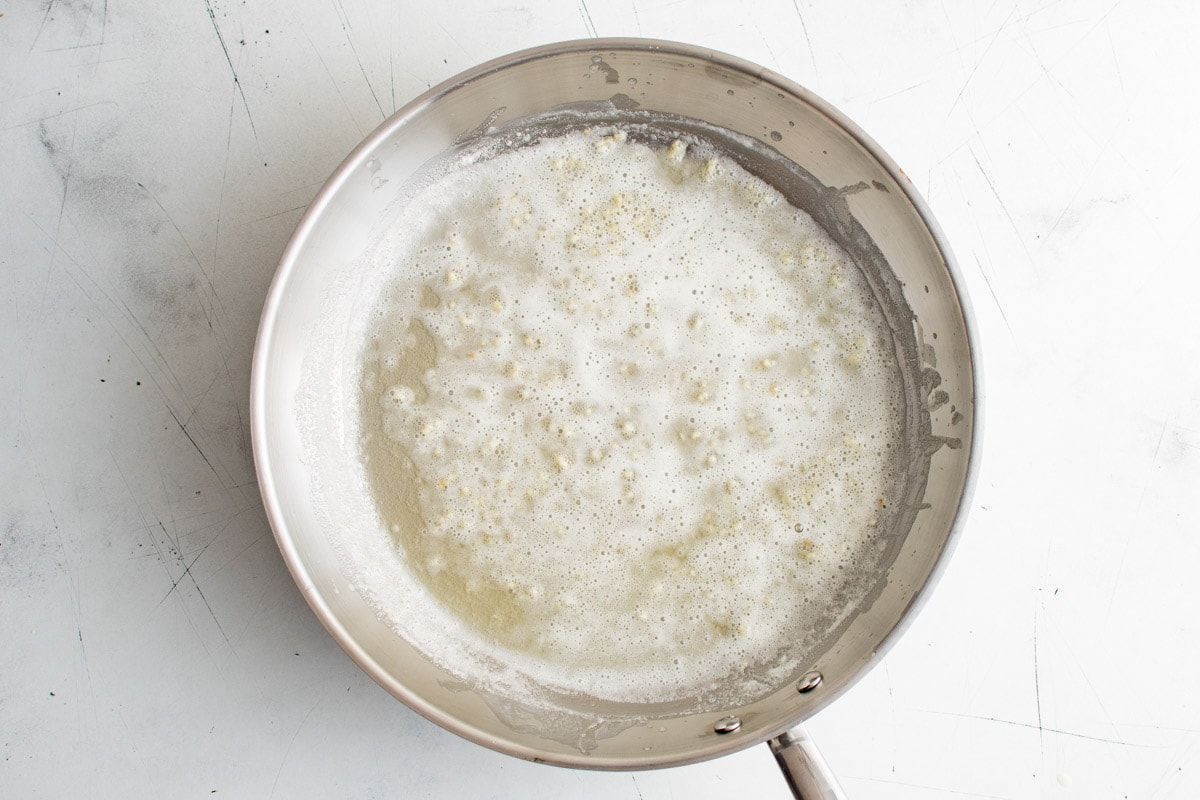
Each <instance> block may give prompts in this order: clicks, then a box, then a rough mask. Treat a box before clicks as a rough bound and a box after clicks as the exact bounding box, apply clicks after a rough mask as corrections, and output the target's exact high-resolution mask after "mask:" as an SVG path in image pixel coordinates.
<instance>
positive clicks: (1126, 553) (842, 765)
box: [0, 0, 1200, 800]
mask: <svg viewBox="0 0 1200 800" xmlns="http://www.w3.org/2000/svg"><path fill="white" fill-rule="evenodd" d="M636 35H641V36H647V37H655V38H662V39H672V40H678V41H685V42H691V43H694V44H700V45H704V46H708V47H712V48H714V49H717V50H721V51H725V52H728V53H731V54H734V55H737V56H741V57H743V58H746V59H749V60H752V61H755V62H758V63H760V64H763V65H765V66H767V67H770V68H771V69H773V70H775V71H777V72H779V73H782V74H783V75H785V76H788V77H790V78H792V79H793V80H795V81H797V82H799V83H801V84H802V85H805V86H807V87H808V88H810V89H811V90H813V91H814V92H816V93H817V94H818V95H820V96H822V97H824V98H825V99H826V100H828V101H830V102H831V103H833V104H834V105H835V106H837V107H839V108H840V109H841V110H842V111H844V112H845V113H846V114H847V115H848V116H850V117H851V118H852V119H853V120H855V121H856V122H857V123H859V124H860V125H861V126H862V127H863V128H865V129H866V130H867V131H868V132H869V133H870V134H871V135H872V136H873V137H874V138H875V139H876V140H877V141H878V142H879V143H880V144H881V145H882V146H883V148H884V149H885V150H887V151H888V152H889V153H890V154H891V155H892V156H893V157H894V158H895V159H896V161H897V162H898V163H899V164H900V165H901V167H903V168H904V169H905V171H906V172H907V173H908V175H909V176H911V177H912V179H913V181H914V182H915V184H916V186H917V188H918V189H919V191H920V192H921V193H922V194H923V195H924V196H925V198H926V199H927V200H928V201H929V203H930V205H931V206H932V209H933V211H934V213H935V215H936V217H937V218H938V220H939V222H940V224H941V226H942V227H943V229H944V230H945V232H946V234H947V236H948V238H949V240H950V242H951V244H952V247H953V248H954V250H955V252H956V254H957V257H958V261H959V263H960V266H961V270H962V274H963V276H964V279H965V283H966V287H967V289H968V291H969V293H970V296H971V298H972V300H973V305H974V309H975V313H976V316H977V319H978V324H979V333H980V343H981V350H982V358H983V365H984V370H985V399H986V405H987V414H986V420H985V426H984V431H985V437H984V459H983V468H982V471H981V473H980V476H979V482H978V488H977V491H976V494H975V497H974V502H973V504H972V507H971V510H970V518H969V523H968V525H967V527H966V530H965V532H964V535H963V536H962V538H961V540H960V541H959V544H958V547H957V550H956V552H955V555H954V558H953V560H952V562H951V564H950V566H949V569H948V570H947V572H946V574H945V576H944V578H943V580H942V581H941V583H940V584H939V585H938V586H937V588H936V591H934V593H933V594H932V596H931V598H930V600H929V602H928V603H927V604H926V605H925V607H924V609H923V610H922V612H921V614H920V616H919V618H918V619H917V621H916V622H915V624H913V625H912V627H911V628H910V629H909V630H908V632H907V633H906V635H905V636H904V637H903V639H902V640H901V641H900V643H899V644H898V645H897V646H896V647H895V648H894V649H893V650H892V651H890V653H889V654H888V655H887V657H886V658H885V659H884V660H883V662H882V663H881V664H880V665H879V666H878V667H877V668H876V669H874V670H873V671H872V672H871V673H869V674H868V675H866V676H865V677H864V678H863V679H862V680H861V681H860V682H859V683H858V684H857V685H856V686H855V687H854V688H853V689H852V690H851V691H850V692H849V693H847V694H846V695H845V696H844V697H842V698H841V699H839V700H838V701H837V702H836V703H834V704H833V705H832V706H830V707H829V708H828V709H826V710H825V711H823V712H821V713H820V714H819V715H817V716H816V717H815V718H813V719H812V720H811V723H810V728H811V732H812V733H813V735H814V737H815V738H816V739H817V741H818V742H819V743H820V745H821V746H822V748H823V750H824V752H825V754H826V756H827V758H828V760H829V761H830V763H831V765H832V767H833V769H834V771H835V772H836V773H837V774H838V776H839V777H840V779H841V781H842V783H843V785H844V787H845V789H846V791H847V792H848V793H849V795H850V796H851V797H852V798H878V799H879V800H884V799H887V800H895V799H898V798H940V797H981V798H1064V800H1069V798H1079V799H1080V800H1083V799H1084V798H1088V799H1090V798H1125V797H1128V798H1195V797H1200V679H1198V677H1200V664H1198V661H1200V659H1198V658H1197V656H1198V655H1200V596H1198V592H1197V589H1196V585H1197V578H1196V574H1197V567H1198V565H1200V511H1198V510H1197V505H1198V499H1200V314H1198V313H1197V310H1196V309H1197V289H1198V288H1200V278H1198V277H1197V275H1198V267H1200V263H1198V262H1200V259H1198V257H1197V246H1196V239H1195V236H1196V232H1197V230H1200V215H1198V213H1197V212H1198V211H1200V203H1198V202H1197V200H1196V187H1197V186H1198V185H1200V167H1198V163H1200V160H1198V159H1197V157H1196V137H1197V132H1198V131H1200V111H1198V109H1200V104H1197V102H1196V98H1197V97H1200V69H1197V68H1196V65H1195V61H1194V57H1195V49H1196V41H1197V39H1198V37H1200V6H1197V5H1195V4H1184V3H1167V2H1138V3H1132V2H1123V3H1122V2H1114V3H1108V2H1105V3H1096V2H1081V1H1079V0H1065V1H1064V2H1046V1H1045V0H1039V1H1036V2H1035V1H1032V0H1016V2H990V1H989V2H961V3H943V2H930V1H926V0H915V1H914V2H907V3H873V2H865V0H858V1H856V2H842V3H825V2H815V1H814V0H763V1H762V2H752V0H739V1H738V2H728V1H727V0H726V1H724V2H718V1H717V0H693V2H682V0H675V1H673V2H671V1H665V0H620V2H606V1H605V0H586V2H585V0H562V1H561V2H551V0H518V2H511V0H506V1H505V2H490V1H489V0H464V1H463V2H458V3H453V4H452V3H445V4H437V3H428V4H418V3H415V2H412V0H390V1H389V2H383V0H332V2H329V1H328V0H321V1H320V2H317V1H316V0H289V1H288V2H284V1H283V0H263V1H262V2H247V1H245V0H243V1H241V2H233V1H232V0H186V1H185V0H170V2H158V1H156V2H148V1H146V0H140V1H139V0H71V1H70V2H68V1H67V0H36V1H35V0H16V2H10V3H3V4H0V635H2V639H0V741H2V743H3V748H2V750H3V756H2V758H3V761H2V762H0V796H2V797H6V798H26V797H46V798H62V797H85V796H86V797H120V798H164V797H171V798H198V797H217V798H269V797H275V798H326V797H350V798H360V797H361V798H384V797H428V798H463V797H469V798H508V797H546V798H601V797H603V798H610V797H611V798H641V799H642V800H652V798H704V797H727V796H737V797H762V798H772V797H773V798H785V797H787V796H788V793H787V790H786V789H785V788H784V784H783V782H782V780H781V778H780V777H779V775H778V773H777V771H776V768H775V766H774V762H773V760H772V758H771V756H770V753H769V752H768V750H767V748H766V747H765V746H759V747H754V748H751V749H750V750H747V751H743V752H742V753H740V754H738V755H734V756H731V757H728V758H723V759H720V760H717V761H713V762H709V763H704V764H700V765H696V766H690V767H685V768H679V769H668V770H661V771H655V772H640V773H595V772H583V771H571V770H565V769H559V768H554V767H546V766H539V765H535V764H530V763H525V762H523V761H519V760H517V759H514V758H510V757H507V756H504V755H500V754H497V753H493V752H491V751H489V750H485V749H483V748H481V747H479V746H476V745H474V744H470V743H468V742H466V741H463V740H460V739H458V738H457V737H455V736H454V735H452V734H450V733H447V732H445V731H443V730H441V729H440V728H437V727H436V726H434V725H433V724H431V723H429V722H427V721H425V720H424V719H422V718H421V717H419V716H418V715H417V714H415V713H413V712H412V711H410V710H408V709H407V708H406V707H405V706H404V705H402V704H401V703H400V702H398V701H395V700H393V699H392V698H391V697H390V695H388V694H386V693H385V692H384V691H383V690H381V689H380V688H378V687H377V686H376V685H375V684H374V683H372V682H371V681H370V680H369V679H368V678H366V677H365V676H364V675H363V674H362V673H361V672H360V671H359V670H358V668H357V667H356V666H355V665H354V664H353V663H352V662H351V661H350V660H349V659H348V658H347V657H346V656H345V655H344V654H343V653H342V651H341V650H340V649H339V648H338V646H337V645H336V644H335V643H334V641H333V640H332V639H331V638H330V637H329V636H328V635H327V634H326V633H325V631H324V629H323V628H322V627H321V625H320V624H319V623H318V621H317V620H316V618H315V617H314V615H313V614H312V612H311V611H310V610H309V608H308V606H307V605H306V604H305V602H304V600H303V599H302V597H301V595H300V593H299V592H298V590H297V589H296V588H295V586H294V584H293V582H292V580H291V578H290V577H289V575H288V573H287V570H286V568H285V567H284V564H283V561H282V559H281V557H280V555H279V553H278V550H277V549H276V546H275V542H274V539H273V537H272V535H271V532H270V529H269V527H268V525H267V521H266V518H265V516H264V513H263V508H262V503H261V499H260V496H259V492H258V487H257V484H256V482H255V476H254V469H253V462H252V459H251V452H250V443H249V438H250V432H249V427H248V405H249V401H248V393H249V372H250V362H251V356H252V352H253V345H254V336H255V332H256V326H257V323H258V318H259V314H260V311H261V308H262V303H263V299H264V296H265V293H266V290H267V286H268V284H269V282H270V280H271V277H272V274H273V272H274V269H275V266H276V264H277V263H278V260H279V256H280V254H281V252H282V249H283V247H284V245H285V243H286V242H287V240H288V237H289V236H290V234H291V232H292V230H293V228H294V227H295V225H296V223H297V222H298V220H299V219H300V216H301V214H302V213H303V211H304V209H305V207H306V205H307V204H308V203H309V201H310V200H311V199H312V197H313V195H314V194H315V192H316V191H317V189H318V188H319V187H320V185H321V183H322V182H323V180H324V179H325V177H326V176H327V175H328V174H329V173H330V172H331V171H332V170H333V169H334V167H335V166H336V165H337V164H338V163H339V161H341V159H342V158H343V157H344V156H345V155H346V154H347V153H348V152H349V150H350V149H351V148H352V147H353V146H354V145H355V144H356V143H357V142H358V141H359V140H360V139H362V138H363V137H364V136H365V135H366V134H367V133H368V132H370V131H371V130H372V129H373V128H374V127H375V126H376V125H378V124H379V123H380V122H381V121H382V120H384V119H385V118H386V117H387V116H389V115H390V114H392V112H393V111H394V110H395V109H396V108H398V107H400V106H402V105H403V104H404V103H405V102H407V101H408V100H410V99H411V98H413V97H415V96H416V95H418V94H419V93H421V92H423V91H424V90H425V89H426V88H428V87H430V86H432V85H435V84H437V83H438V82H440V81H442V80H444V79H446V78H448V77H450V76H452V75H454V74H455V73H457V72H459V71H461V70H463V69H466V68H468V67H470V66H473V65H475V64H477V63H479V62H481V61H484V60H487V59H490V58H492V57H495V56H499V55H502V54H504V53H507V52H511V51H514V50H518V49H522V48H525V47H529V46H533V45H537V44H542V43H547V42H552V41H558V40H563V39H575V38H584V37H590V36H636Z"/></svg>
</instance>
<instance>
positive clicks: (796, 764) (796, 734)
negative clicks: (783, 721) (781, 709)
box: [768, 725, 846, 800]
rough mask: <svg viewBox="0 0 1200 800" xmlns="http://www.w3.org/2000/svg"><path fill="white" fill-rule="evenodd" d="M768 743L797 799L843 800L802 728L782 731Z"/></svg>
mask: <svg viewBox="0 0 1200 800" xmlns="http://www.w3.org/2000/svg"><path fill="white" fill-rule="evenodd" d="M768 744H770V745H771V752H772V753H774V754H775V760H776V761H777V762H779V768H780V769H781V770H783V777H784V778H785V779H786V780H787V783H788V788H789V789H791V790H792V794H793V795H795V796H796V800H846V795H845V793H844V792H843V791H842V787H841V786H839V785H838V781H837V778H836V777H834V774H833V772H832V771H830V769H829V764H828V763H826V761H825V759H824V758H823V757H822V756H821V752H820V751H819V750H817V746H816V745H815V744H813V740H812V739H810V738H809V736H808V731H806V730H805V729H804V726H803V725H797V726H796V727H794V728H792V729H791V730H789V731H784V732H783V733H781V734H779V736H777V737H775V738H774V739H772V740H771V741H770V742H768Z"/></svg>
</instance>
